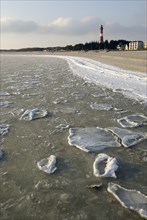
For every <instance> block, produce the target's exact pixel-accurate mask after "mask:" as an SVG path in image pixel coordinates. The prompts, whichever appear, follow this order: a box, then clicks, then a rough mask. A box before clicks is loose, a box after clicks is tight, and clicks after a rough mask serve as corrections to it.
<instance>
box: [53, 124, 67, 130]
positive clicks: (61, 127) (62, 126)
mask: <svg viewBox="0 0 147 220" xmlns="http://www.w3.org/2000/svg"><path fill="white" fill-rule="evenodd" d="M69 127H70V125H69V124H59V125H57V126H56V128H60V129H61V130H63V129H68V128H69Z"/></svg>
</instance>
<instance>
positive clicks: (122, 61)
mask: <svg viewBox="0 0 147 220" xmlns="http://www.w3.org/2000/svg"><path fill="white" fill-rule="evenodd" d="M49 54H52V55H53V54H54V55H63V56H77V57H84V58H90V59H93V60H96V61H99V62H102V63H105V64H110V65H113V66H117V67H120V68H122V69H127V70H132V71H138V72H147V51H109V52H106V51H105V50H104V51H100V52H99V51H88V52H84V51H80V52H78V51H75V52H70V51H69V52H54V53H49Z"/></svg>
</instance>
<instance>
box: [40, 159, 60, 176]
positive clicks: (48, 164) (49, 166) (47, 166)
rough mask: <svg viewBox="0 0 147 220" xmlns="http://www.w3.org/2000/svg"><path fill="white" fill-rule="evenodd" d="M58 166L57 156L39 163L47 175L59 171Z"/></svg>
mask: <svg viewBox="0 0 147 220" xmlns="http://www.w3.org/2000/svg"><path fill="white" fill-rule="evenodd" d="M55 165H56V156H54V155H51V156H50V157H48V158H44V159H42V160H41V161H39V162H38V163H37V166H38V168H39V169H40V170H42V171H44V172H45V173H49V174H50V173H54V172H55V170H56V169H57V167H56V166H55Z"/></svg>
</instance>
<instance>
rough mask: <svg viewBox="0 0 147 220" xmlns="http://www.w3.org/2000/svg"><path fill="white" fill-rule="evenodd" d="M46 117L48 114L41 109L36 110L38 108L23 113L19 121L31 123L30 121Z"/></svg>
mask: <svg viewBox="0 0 147 220" xmlns="http://www.w3.org/2000/svg"><path fill="white" fill-rule="evenodd" d="M47 115H48V112H47V111H46V110H43V109H38V108H35V109H28V110H26V111H24V112H23V114H22V115H21V117H20V120H25V121H31V120H34V119H38V118H44V117H46V116H47Z"/></svg>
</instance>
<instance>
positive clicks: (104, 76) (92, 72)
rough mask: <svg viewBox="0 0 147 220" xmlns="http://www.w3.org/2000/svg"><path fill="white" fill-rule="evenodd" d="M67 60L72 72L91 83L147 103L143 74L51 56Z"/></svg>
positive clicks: (97, 63)
mask: <svg viewBox="0 0 147 220" xmlns="http://www.w3.org/2000/svg"><path fill="white" fill-rule="evenodd" d="M50 56H51V57H57V58H62V59H65V60H67V62H68V64H69V66H70V68H71V70H72V72H73V73H74V74H76V75H78V76H80V77H82V78H84V79H85V80H86V81H88V82H90V83H95V84H97V85H102V86H105V87H107V88H110V89H113V91H114V92H121V93H123V94H124V95H126V96H127V97H129V98H132V99H135V100H138V101H142V102H144V103H146V94H147V78H146V74H145V73H142V72H133V71H130V70H123V69H121V68H118V67H114V66H111V65H107V64H104V63H101V62H98V61H94V60H92V59H89V58H81V57H72V56H58V55H50Z"/></svg>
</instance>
